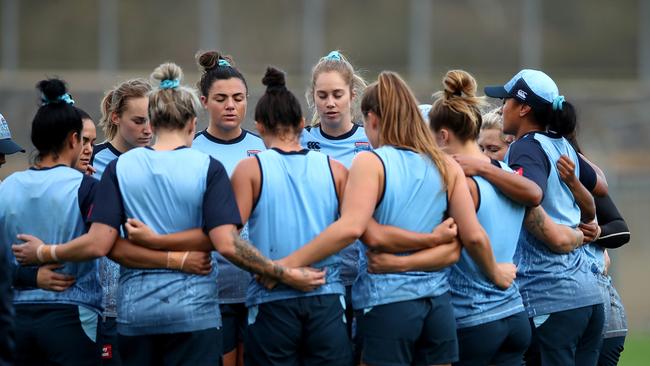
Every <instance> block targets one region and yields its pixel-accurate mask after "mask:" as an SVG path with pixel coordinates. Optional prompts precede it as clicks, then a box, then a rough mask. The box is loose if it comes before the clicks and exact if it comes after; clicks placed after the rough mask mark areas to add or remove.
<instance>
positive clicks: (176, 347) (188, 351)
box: [119, 328, 222, 366]
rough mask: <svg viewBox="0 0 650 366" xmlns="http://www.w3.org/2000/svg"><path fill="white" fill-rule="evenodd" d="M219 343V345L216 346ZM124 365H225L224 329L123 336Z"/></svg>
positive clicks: (120, 337)
mask: <svg viewBox="0 0 650 366" xmlns="http://www.w3.org/2000/svg"><path fill="white" fill-rule="evenodd" d="M215 340H216V343H215ZM119 343H120V354H121V356H122V364H123V365H133V366H149V365H150V366H157V365H221V354H222V353H221V330H220V329H218V328H210V329H205V330H197V331H195V332H184V333H171V334H149V335H142V336H125V335H121V334H120V335H119Z"/></svg>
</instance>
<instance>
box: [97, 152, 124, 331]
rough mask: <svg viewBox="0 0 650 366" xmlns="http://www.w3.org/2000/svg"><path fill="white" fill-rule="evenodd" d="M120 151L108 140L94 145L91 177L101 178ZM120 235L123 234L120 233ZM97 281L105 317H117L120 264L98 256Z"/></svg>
mask: <svg viewBox="0 0 650 366" xmlns="http://www.w3.org/2000/svg"><path fill="white" fill-rule="evenodd" d="M121 154H122V153H120V152H119V151H118V150H117V149H116V148H115V147H114V146H113V145H111V144H110V143H109V142H104V143H101V144H99V145H95V149H94V150H93V156H92V159H91V160H90V165H92V166H93V168H95V170H96V172H95V174H93V177H95V178H97V179H102V174H103V173H104V170H105V169H106V166H107V165H108V163H110V162H111V161H113V160H115V159H117V158H118V157H119V156H120V155H121ZM122 236H125V235H124V233H122ZM99 281H100V282H101V284H102V292H103V295H102V304H103V307H104V313H103V315H104V316H106V317H112V318H116V317H117V286H118V284H119V281H120V265H119V264H117V263H115V262H113V261H112V260H111V259H109V258H108V257H101V258H99Z"/></svg>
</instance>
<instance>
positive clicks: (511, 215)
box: [449, 162, 526, 328]
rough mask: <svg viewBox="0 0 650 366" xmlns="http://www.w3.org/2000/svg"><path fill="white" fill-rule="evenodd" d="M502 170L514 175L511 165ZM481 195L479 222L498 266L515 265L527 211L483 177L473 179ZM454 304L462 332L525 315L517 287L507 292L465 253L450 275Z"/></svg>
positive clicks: (504, 166) (457, 322)
mask: <svg viewBox="0 0 650 366" xmlns="http://www.w3.org/2000/svg"><path fill="white" fill-rule="evenodd" d="M499 164H500V166H501V168H502V169H504V170H506V171H509V172H512V169H510V168H509V167H508V166H507V165H505V164H504V163H501V162H500V163H499ZM473 179H474V181H475V182H476V185H477V188H478V192H479V208H478V211H477V212H476V215H477V217H478V221H479V222H480V223H481V226H483V228H484V229H485V231H486V232H487V234H488V237H489V238H490V244H491V246H492V251H493V252H494V257H495V259H496V261H497V263H513V262H514V255H515V250H516V249H517V241H518V239H519V233H520V232H521V226H522V222H523V220H524V214H525V211H526V208H525V207H524V206H523V205H520V204H518V203H516V202H514V201H512V200H511V199H509V198H508V197H506V196H505V195H504V194H503V193H501V192H500V191H499V190H498V189H497V188H496V187H494V186H493V185H492V184H491V183H490V182H488V181H487V180H485V179H484V178H482V177H479V176H475V177H473ZM449 285H450V286H451V291H450V292H451V295H452V304H453V306H454V315H455V316H456V324H457V326H458V328H465V327H472V326H476V325H480V324H485V323H489V322H491V321H495V320H499V319H503V318H506V317H508V316H510V315H514V314H516V313H519V312H522V311H524V305H523V303H522V301H521V295H519V291H518V288H517V285H516V284H513V285H512V286H510V288H508V289H507V290H505V291H503V290H501V289H500V288H498V287H497V286H495V285H494V284H493V283H492V282H491V281H490V280H488V278H487V277H485V275H484V274H483V272H482V271H481V269H480V267H479V266H478V265H477V264H476V263H475V262H474V260H473V259H472V258H471V257H470V255H469V254H468V253H467V250H465V249H463V250H462V253H461V257H460V260H459V261H458V263H456V264H455V265H454V266H453V267H452V268H451V272H450V274H449Z"/></svg>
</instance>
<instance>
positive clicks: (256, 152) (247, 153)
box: [246, 150, 262, 156]
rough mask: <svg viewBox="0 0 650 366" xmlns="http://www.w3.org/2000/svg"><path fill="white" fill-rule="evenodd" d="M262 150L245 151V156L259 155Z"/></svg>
mask: <svg viewBox="0 0 650 366" xmlns="http://www.w3.org/2000/svg"><path fill="white" fill-rule="evenodd" d="M261 152H262V150H246V155H248V156H255V155H257V154H259V153H261Z"/></svg>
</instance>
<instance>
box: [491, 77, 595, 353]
mask: <svg viewBox="0 0 650 366" xmlns="http://www.w3.org/2000/svg"><path fill="white" fill-rule="evenodd" d="M485 94H486V95H488V96H491V97H494V98H501V99H503V100H504V105H503V120H504V122H503V123H504V133H509V134H513V135H515V137H516V141H515V142H513V143H512V144H511V145H510V149H509V150H508V153H507V154H506V157H505V160H506V163H508V164H509V165H510V167H511V168H512V169H513V170H515V171H517V172H518V173H519V174H521V175H523V176H524V177H526V178H528V179H531V180H532V181H533V182H535V183H536V184H537V185H538V186H539V187H540V188H541V189H542V192H543V193H544V195H543V199H542V201H541V206H542V208H543V209H544V210H545V211H546V213H547V214H548V215H549V216H550V217H551V218H552V219H553V221H554V222H556V223H558V224H562V225H567V226H571V227H577V226H578V224H580V222H581V220H583V221H591V220H593V218H594V212H595V208H594V204H593V199H591V201H589V199H590V195H588V193H587V194H586V195H585V194H584V192H583V193H581V195H578V196H576V197H574V195H573V194H572V192H571V190H570V189H569V187H568V186H567V185H566V184H565V183H563V182H562V180H561V179H560V176H559V171H558V166H557V165H556V162H557V161H558V160H559V159H560V157H561V156H562V155H566V156H568V157H569V158H570V159H571V160H572V161H574V162H576V175H577V176H578V177H579V179H580V182H582V184H583V185H584V187H586V189H587V190H589V191H591V192H594V193H595V194H599V195H602V194H605V193H606V191H607V187H606V184H605V183H604V181H603V180H602V179H601V178H600V177H598V176H597V174H596V172H595V171H594V169H593V168H592V167H591V166H590V165H589V164H588V163H587V162H585V161H584V160H583V159H581V158H580V157H579V156H578V154H577V153H576V151H575V149H574V148H573V147H572V146H571V145H570V144H569V142H568V141H567V140H566V139H565V138H564V137H562V136H563V135H567V134H569V133H571V132H572V131H573V130H574V129H575V124H576V116H575V111H574V108H573V106H572V105H571V104H570V103H568V102H566V101H565V100H564V97H563V96H561V95H559V92H558V88H557V86H556V84H555V82H554V81H553V80H552V79H551V78H550V77H549V76H548V75H546V74H544V73H543V72H541V71H537V70H522V71H520V72H519V73H518V74H517V75H515V76H514V77H513V78H512V79H511V80H510V81H509V82H508V83H506V84H505V85H504V86H495V87H486V88H485ZM577 199H580V200H584V201H583V203H585V204H583V207H585V208H587V209H588V210H586V211H585V210H583V211H582V212H581V210H580V209H579V207H578V204H577V202H576V200H577ZM570 249H573V250H564V252H563V253H562V252H558V251H559V250H558V248H554V247H553V246H551V245H549V244H548V243H545V242H543V241H541V240H539V239H537V238H536V237H535V236H534V235H533V234H532V233H531V232H530V231H529V230H522V233H521V235H520V238H519V247H518V249H517V253H516V260H517V264H518V272H517V284H518V285H519V287H520V292H521V295H522V299H523V301H524V305H525V306H526V310H527V312H528V316H529V318H530V323H531V327H532V328H531V329H532V330H533V340H532V344H531V347H530V349H529V350H528V352H527V355H526V361H527V363H528V364H539V363H541V364H545V365H574V364H575V365H593V364H595V363H596V361H597V359H598V350H599V348H600V344H601V341H602V329H603V321H604V314H603V304H602V303H603V301H602V298H601V296H600V292H599V289H598V284H597V280H596V277H595V275H594V274H593V273H591V269H590V268H589V261H588V260H587V259H586V254H585V251H584V250H583V249H582V248H577V247H576V248H570Z"/></svg>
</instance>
